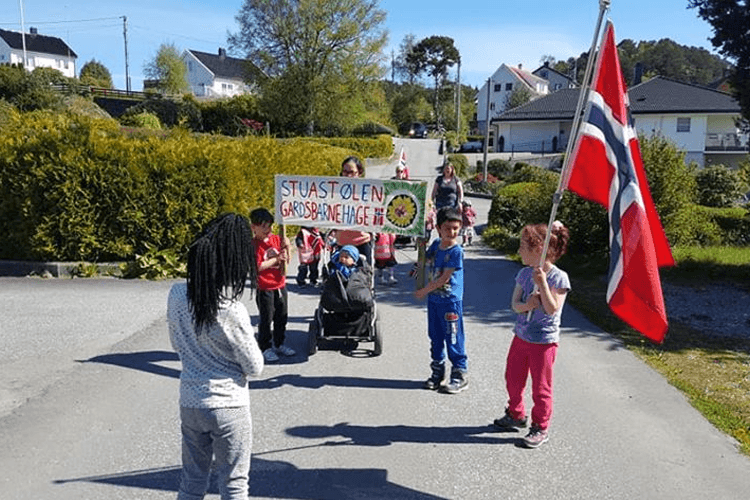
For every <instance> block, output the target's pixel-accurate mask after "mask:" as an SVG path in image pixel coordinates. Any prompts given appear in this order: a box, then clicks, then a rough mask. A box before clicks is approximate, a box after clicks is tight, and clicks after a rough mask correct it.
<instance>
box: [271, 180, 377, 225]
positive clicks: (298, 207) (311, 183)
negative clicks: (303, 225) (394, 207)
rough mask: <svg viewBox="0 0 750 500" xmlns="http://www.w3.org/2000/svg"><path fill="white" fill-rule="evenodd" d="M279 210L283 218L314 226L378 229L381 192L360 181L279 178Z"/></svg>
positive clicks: (375, 187)
mask: <svg viewBox="0 0 750 500" xmlns="http://www.w3.org/2000/svg"><path fill="white" fill-rule="evenodd" d="M280 188H281V197H282V201H281V203H280V205H279V211H280V213H281V216H282V217H283V218H284V219H289V218H294V219H303V220H306V221H313V222H316V223H318V224H321V223H331V224H336V225H343V226H349V225H351V226H382V225H383V223H384V216H385V207H384V206H383V203H384V200H385V191H384V189H383V185H382V184H381V183H377V184H375V183H371V182H368V181H366V180H364V179H343V178H325V179H283V180H282V181H281V185H280Z"/></svg>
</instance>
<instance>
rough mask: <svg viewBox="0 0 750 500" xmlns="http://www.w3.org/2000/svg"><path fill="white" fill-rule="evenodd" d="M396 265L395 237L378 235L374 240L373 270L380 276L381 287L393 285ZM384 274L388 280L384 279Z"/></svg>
mask: <svg viewBox="0 0 750 500" xmlns="http://www.w3.org/2000/svg"><path fill="white" fill-rule="evenodd" d="M395 265H396V235H395V234H390V233H379V234H378V235H377V238H376V239H375V269H377V271H376V273H377V274H378V275H379V276H380V284H381V285H395V284H397V283H398V280H397V279H396V277H395V276H394V272H393V268H394V266H395ZM386 274H387V275H388V278H386Z"/></svg>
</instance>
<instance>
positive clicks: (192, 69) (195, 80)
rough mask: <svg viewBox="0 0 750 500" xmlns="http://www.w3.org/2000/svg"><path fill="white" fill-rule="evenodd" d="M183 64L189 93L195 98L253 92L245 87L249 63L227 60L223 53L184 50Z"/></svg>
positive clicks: (235, 59) (225, 53)
mask: <svg viewBox="0 0 750 500" xmlns="http://www.w3.org/2000/svg"><path fill="white" fill-rule="evenodd" d="M182 60H183V61H185V65H186V66H187V80H188V83H189V84H190V89H191V91H192V92H193V94H194V95H195V96H197V97H208V98H211V97H233V96H236V95H240V94H248V93H251V92H252V91H253V86H252V85H250V84H248V83H247V79H248V75H249V72H248V65H250V64H252V63H250V61H247V60H245V59H238V58H236V57H229V56H227V52H226V50H225V49H222V48H220V49H219V51H218V53H216V54H209V53H207V52H200V51H197V50H186V51H185V52H184V53H183V54H182Z"/></svg>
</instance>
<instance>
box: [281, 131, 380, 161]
mask: <svg viewBox="0 0 750 500" xmlns="http://www.w3.org/2000/svg"><path fill="white" fill-rule="evenodd" d="M296 140H298V141H305V142H316V143H319V144H325V145H328V146H334V147H337V148H343V149H348V150H351V151H353V152H356V153H357V156H359V157H360V158H387V157H389V156H391V154H393V140H392V139H391V136H389V135H379V136H377V137H374V138H372V137H304V138H298V139H296ZM342 160H343V157H342Z"/></svg>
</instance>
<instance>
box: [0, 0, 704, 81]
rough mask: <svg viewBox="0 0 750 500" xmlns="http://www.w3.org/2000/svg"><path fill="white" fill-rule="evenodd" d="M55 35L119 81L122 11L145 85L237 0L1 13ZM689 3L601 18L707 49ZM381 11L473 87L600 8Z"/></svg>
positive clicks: (458, 6)
mask: <svg viewBox="0 0 750 500" xmlns="http://www.w3.org/2000/svg"><path fill="white" fill-rule="evenodd" d="M21 3H22V4H23V13H24V26H25V28H26V31H27V32H28V29H29V27H30V26H34V27H36V28H37V29H38V31H39V33H41V34H45V35H53V36H58V37H60V38H62V39H64V40H65V41H66V42H67V43H68V45H70V46H71V48H72V49H73V50H74V51H75V52H76V53H77V54H78V69H80V68H81V66H83V64H84V63H86V62H88V61H90V60H91V59H96V60H97V61H100V62H102V63H103V64H104V65H105V66H106V67H107V68H108V69H109V70H110V72H111V73H112V76H113V80H114V83H115V86H116V87H118V88H125V43H124V37H123V20H122V16H127V30H128V32H127V41H128V44H127V45H128V61H129V65H128V66H129V68H128V73H129V74H130V79H131V88H132V89H133V90H141V89H142V87H143V83H142V80H143V66H144V64H145V63H146V62H147V61H149V60H150V59H153V57H154V55H155V54H156V51H157V50H158V48H159V45H161V44H162V43H173V44H175V45H176V46H177V47H178V48H180V49H195V50H201V51H204V52H216V51H217V50H218V48H219V47H226V46H227V43H226V40H227V33H228V32H234V31H237V24H236V21H235V19H234V17H235V15H236V14H237V13H238V12H239V10H240V7H241V6H242V3H243V0H221V1H218V2H206V1H195V0H183V1H177V0H150V1H146V0H129V1H122V0H109V1H106V0H98V1H93V0H54V1H53V0H15V1H14V2H13V4H12V5H6V8H5V9H3V10H2V12H0V28H3V29H7V30H17V31H20V29H21V8H20V5H21ZM687 3H688V0H612V2H611V7H610V10H609V15H608V17H609V18H610V19H611V20H612V21H613V22H614V24H615V33H616V36H617V40H618V41H619V40H622V39H625V38H630V39H632V40H635V41H641V40H659V39H661V38H670V39H672V40H674V41H675V42H677V43H679V44H682V45H689V46H696V47H703V48H706V49H708V50H711V51H713V49H712V47H711V43H710V42H709V40H708V39H709V37H710V36H711V28H710V26H709V25H708V23H706V22H705V21H703V20H701V19H699V18H698V16H697V13H696V11H695V10H694V9H691V10H688V9H687ZM380 7H381V9H383V10H385V11H386V12H387V13H388V17H387V20H386V23H385V28H386V29H387V30H388V31H389V46H388V49H387V54H389V55H390V53H391V50H394V51H396V52H397V51H398V47H399V44H400V43H401V41H402V40H403V38H404V36H405V35H407V34H410V33H411V34H414V35H415V36H416V39H417V40H420V39H422V38H424V37H428V36H431V35H441V36H449V37H451V38H453V40H454V43H455V45H456V47H457V48H458V50H459V52H460V53H461V59H462V66H461V80H462V82H464V83H467V84H470V85H474V86H481V85H482V84H483V82H484V81H485V80H486V79H487V78H488V77H489V76H490V75H491V74H492V73H494V71H495V70H496V69H497V68H498V67H499V66H500V65H501V64H502V63H506V64H509V65H514V66H515V65H518V64H519V63H520V64H523V67H524V68H526V69H529V70H533V69H535V68H537V67H538V66H539V61H540V59H541V57H542V56H544V55H552V56H554V57H555V58H557V59H567V58H568V57H571V56H577V55H579V54H580V53H581V52H584V51H586V50H588V48H589V46H590V44H591V39H592V36H593V31H594V27H595V23H596V19H597V15H598V12H599V1H598V0H558V1H552V0H536V1H529V0H473V1H471V2H466V3H463V2H460V1H455V0H454V1H445V0H429V1H428V0H381V1H380Z"/></svg>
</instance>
